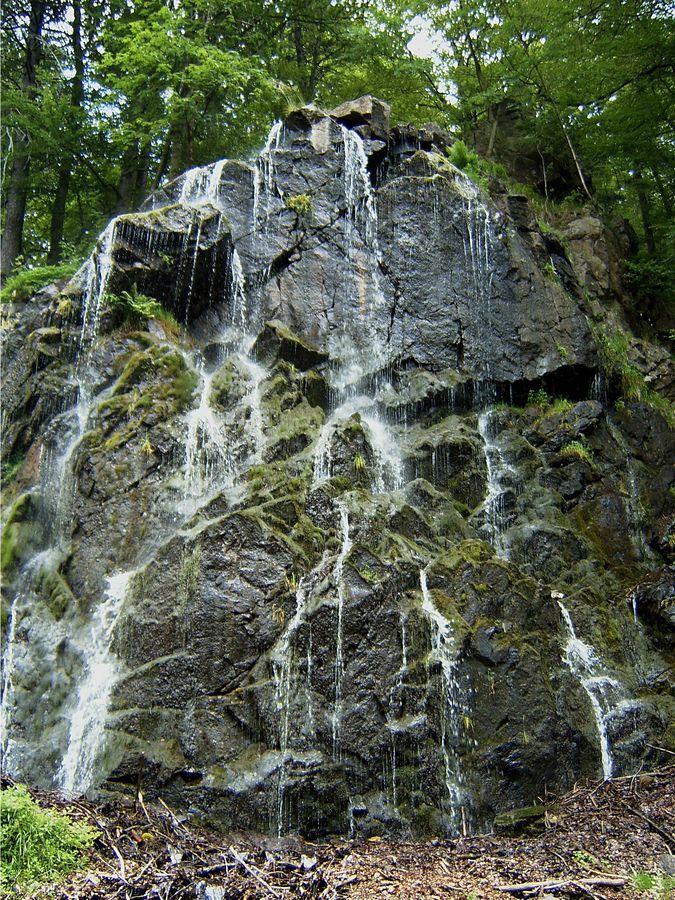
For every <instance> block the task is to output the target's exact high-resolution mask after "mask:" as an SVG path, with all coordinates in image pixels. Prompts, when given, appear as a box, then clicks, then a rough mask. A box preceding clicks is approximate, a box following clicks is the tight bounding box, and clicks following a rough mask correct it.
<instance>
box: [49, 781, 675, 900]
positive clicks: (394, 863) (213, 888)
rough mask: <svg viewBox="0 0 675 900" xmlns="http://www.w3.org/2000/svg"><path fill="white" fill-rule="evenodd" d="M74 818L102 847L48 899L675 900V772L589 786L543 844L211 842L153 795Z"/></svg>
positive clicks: (76, 808) (561, 809)
mask: <svg viewBox="0 0 675 900" xmlns="http://www.w3.org/2000/svg"><path fill="white" fill-rule="evenodd" d="M35 796H36V798H37V799H38V800H39V801H40V802H41V803H42V804H43V805H51V806H54V807H60V808H62V807H64V806H65V805H67V804H65V803H64V801H62V800H60V799H59V798H58V797H57V796H56V795H53V794H46V793H42V792H35ZM70 808H71V811H72V813H73V815H74V816H75V817H76V818H79V819H82V820H86V821H89V822H90V823H91V824H93V825H95V826H96V827H97V828H98V829H99V831H100V837H99V838H98V840H97V841H96V844H95V846H94V848H93V850H92V852H91V860H90V866H89V868H88V869H87V870H86V871H83V872H80V873H78V874H76V875H73V876H71V878H70V879H69V880H68V882H67V883H66V884H65V885H61V886H60V887H58V888H54V887H52V888H51V889H50V890H49V893H46V892H45V894H41V895H39V896H49V897H51V898H54V900H57V898H58V900H66V898H67V900H84V898H87V900H96V898H106V900H108V898H119V900H140V898H157V900H168V898H177V900H178V898H181V900H182V898H205V900H234V898H237V900H239V898H242V900H254V898H256V900H257V898H270V897H272V898H274V897H276V898H287V897H299V898H326V900H328V898H339V900H343V898H344V900H370V898H378V897H386V898H401V900H403V898H405V900H422V898H424V900H432V898H434V900H447V898H451V900H452V898H457V900H508V898H509V897H515V898H522V897H532V896H537V897H541V898H542V900H552V898H553V897H564V896H565V895H566V896H577V897H580V896H585V897H590V898H598V900H613V898H619V897H621V898H626V900H628V898H638V897H642V898H644V900H647V898H649V897H652V898H654V900H667V898H669V897H671V895H672V894H675V891H673V890H672V886H673V884H675V880H673V879H672V878H668V877H666V876H665V874H664V873H665V872H666V871H667V870H668V869H669V867H670V866H673V864H674V863H675V857H672V856H669V855H671V854H673V853H675V765H673V766H669V767H666V768H663V769H660V770H658V771H655V772H644V773H641V774H639V775H637V776H634V777H627V778H619V779H615V780H614V781H611V782H605V783H596V784H591V785H584V786H577V787H576V788H575V789H574V790H572V791H571V792H570V793H568V794H567V795H565V796H564V797H560V798H558V799H557V800H556V801H555V802H554V803H551V804H550V805H549V806H548V807H547V809H548V811H547V814H546V819H545V822H544V825H543V830H541V833H539V834H538V835H535V836H524V837H503V836H495V835H480V836H476V837H468V838H459V839H453V840H434V841H430V842H415V841H403V842H396V843H394V842H390V841H386V840H381V839H377V838H371V839H369V840H365V841H347V840H335V841H332V842H330V843H321V844H313V843H309V842H305V841H302V840H301V839H299V838H296V837H291V838H286V839H282V840H273V839H270V838H264V837H259V836H253V835H241V834H237V835H229V836H225V835H222V834H219V833H217V832H210V831H207V830H204V829H202V828H199V827H196V826H194V825H192V824H190V823H188V822H186V821H184V820H182V819H180V818H179V817H177V816H176V815H174V813H173V812H172V811H171V810H169V809H168V808H167V807H166V806H163V805H161V804H158V805H154V804H153V805H152V806H151V805H150V804H147V803H144V801H143V798H142V797H138V798H137V800H136V802H135V803H129V804H128V805H123V804H119V803H117V804H112V803H104V804H99V805H96V804H93V803H88V802H86V801H80V802H77V803H75V804H73V803H71V804H70ZM645 873H649V874H651V875H652V878H651V879H650V878H649V877H648V874H645ZM636 875H637V878H636ZM507 889H508V890H507Z"/></svg>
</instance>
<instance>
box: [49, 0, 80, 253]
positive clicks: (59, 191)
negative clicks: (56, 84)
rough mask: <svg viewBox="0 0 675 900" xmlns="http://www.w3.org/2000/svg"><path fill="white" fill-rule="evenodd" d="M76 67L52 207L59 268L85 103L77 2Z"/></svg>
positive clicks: (52, 242) (51, 233)
mask: <svg viewBox="0 0 675 900" xmlns="http://www.w3.org/2000/svg"><path fill="white" fill-rule="evenodd" d="M72 7H73V26H72V27H73V64H74V68H75V73H74V75H73V82H72V85H71V92H70V107H71V111H72V112H73V113H74V115H73V123H72V127H71V128H70V129H69V133H68V135H67V141H68V143H69V147H68V149H67V150H66V153H65V156H64V158H63V160H62V162H61V165H60V166H59V172H58V176H57V186H56V194H55V196H54V203H53V205H52V218H51V225H50V231H49V253H48V254H47V263H48V264H49V265H55V264H56V263H58V262H59V261H60V259H61V244H62V243H63V229H64V225H65V221H66V204H67V202H68V190H69V188H70V178H71V175H72V171H73V166H74V164H75V149H74V148H75V147H76V146H77V143H78V138H79V134H80V122H79V113H80V109H81V108H82V104H83V102H84V55H83V52H82V5H81V2H80V0H73V3H72Z"/></svg>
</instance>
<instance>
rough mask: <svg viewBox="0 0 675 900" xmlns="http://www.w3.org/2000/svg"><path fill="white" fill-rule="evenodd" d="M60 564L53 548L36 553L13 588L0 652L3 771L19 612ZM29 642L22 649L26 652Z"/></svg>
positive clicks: (7, 762)
mask: <svg viewBox="0 0 675 900" xmlns="http://www.w3.org/2000/svg"><path fill="white" fill-rule="evenodd" d="M60 560H61V554H60V552H59V551H58V550H57V549H56V548H53V547H50V548H49V549H47V550H43V551H41V552H40V553H37V554H36V555H35V556H34V557H33V558H32V559H31V560H29V561H28V562H27V563H26V565H25V567H24V569H23V571H22V573H21V575H20V578H19V581H18V584H17V585H16V589H15V593H14V598H13V600H12V604H11V607H10V611H9V619H8V622H7V633H6V635H5V636H4V637H5V640H4V646H3V652H2V697H0V746H1V748H2V753H1V756H2V768H3V770H4V771H7V772H9V771H10V768H11V764H12V740H11V737H10V733H11V725H12V720H13V714H14V708H15V689H14V674H15V667H16V663H15V657H16V652H17V646H18V645H19V641H18V635H17V626H18V624H19V619H20V616H21V613H22V610H23V609H25V608H30V606H31V598H32V594H33V591H34V589H35V586H36V582H37V581H38V579H39V578H40V576H41V574H42V573H43V572H44V571H50V570H53V569H55V568H56V567H57V566H58V564H59V562H60ZM28 648H29V647H28V642H26V643H25V649H26V650H28Z"/></svg>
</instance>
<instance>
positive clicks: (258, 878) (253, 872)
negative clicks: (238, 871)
mask: <svg viewBox="0 0 675 900" xmlns="http://www.w3.org/2000/svg"><path fill="white" fill-rule="evenodd" d="M229 851H230V853H231V854H232V856H233V857H234V858H235V859H236V861H237V862H238V863H239V864H240V865H241V866H243V867H244V869H246V871H247V872H248V873H249V875H252V876H253V877H254V878H255V880H256V881H259V882H260V884H262V886H263V887H264V888H265V890H267V891H269V893H270V894H271V895H272V896H273V897H281V896H283V895H282V894H280V893H279V892H278V891H276V890H275V889H274V888H273V887H272V885H270V884H268V883H267V882H266V881H265V879H264V878H263V877H262V875H261V874H260V873H259V871H258V869H256V867H255V866H250V865H249V864H248V863H247V862H246V860H245V859H244V857H243V856H242V855H241V854H240V853H237V851H236V850H235V849H234V847H230V848H229Z"/></svg>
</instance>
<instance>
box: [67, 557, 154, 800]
mask: <svg viewBox="0 0 675 900" xmlns="http://www.w3.org/2000/svg"><path fill="white" fill-rule="evenodd" d="M135 574H136V573H135V572H122V573H120V574H118V575H112V576H110V577H109V578H108V589H107V591H106V593H105V596H104V597H103V599H102V600H101V602H100V603H99V605H98V606H97V608H96V610H95V611H94V614H93V616H92V618H91V621H90V623H89V627H88V628H87V631H86V634H85V637H84V640H83V642H82V653H83V655H84V656H85V659H86V662H85V671H84V674H83V678H82V680H81V681H80V686H79V690H78V693H77V700H76V704H75V707H74V709H73V710H72V713H71V720H70V733H69V737H68V747H67V749H66V752H65V755H64V757H63V760H62V762H61V768H60V770H59V773H58V781H59V784H60V785H61V787H62V788H63V789H64V791H66V792H67V793H68V794H82V793H84V792H85V791H86V790H87V788H88V787H89V786H90V784H91V783H92V780H93V777H94V774H95V766H96V763H97V760H98V758H99V756H100V754H101V752H102V749H103V747H104V732H105V724H106V718H107V713H108V704H109V702H110V696H111V693H112V690H113V687H114V685H115V681H116V677H117V672H118V665H117V661H116V658H115V656H114V654H113V653H112V650H111V643H112V640H113V635H114V630H115V625H116V624H117V620H118V618H119V615H120V612H121V609H122V604H123V603H124V598H125V595H126V592H127V588H128V586H129V582H130V581H131V579H132V578H133V576H134V575H135Z"/></svg>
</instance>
